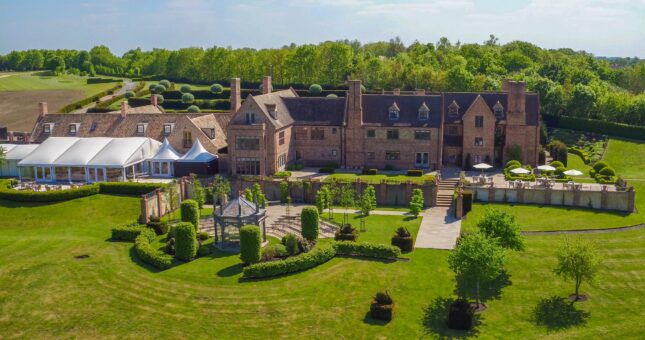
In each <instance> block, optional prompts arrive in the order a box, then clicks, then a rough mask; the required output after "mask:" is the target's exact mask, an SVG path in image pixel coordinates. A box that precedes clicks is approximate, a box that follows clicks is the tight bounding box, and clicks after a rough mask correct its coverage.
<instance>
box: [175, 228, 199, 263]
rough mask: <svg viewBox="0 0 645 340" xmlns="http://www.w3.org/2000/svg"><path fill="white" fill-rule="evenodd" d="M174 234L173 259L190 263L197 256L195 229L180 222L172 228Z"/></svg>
mask: <svg viewBox="0 0 645 340" xmlns="http://www.w3.org/2000/svg"><path fill="white" fill-rule="evenodd" d="M173 230H174V233H175V257H176V258H178V259H180V260H184V261H190V260H191V259H192V258H194V257H195V255H197V237H196V234H195V227H194V226H193V225H192V223H189V222H180V223H177V225H175V227H174V228H173Z"/></svg>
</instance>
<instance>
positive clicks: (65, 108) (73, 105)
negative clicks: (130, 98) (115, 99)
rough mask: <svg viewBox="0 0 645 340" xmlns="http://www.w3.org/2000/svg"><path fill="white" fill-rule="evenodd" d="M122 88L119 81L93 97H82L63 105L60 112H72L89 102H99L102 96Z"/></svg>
mask: <svg viewBox="0 0 645 340" xmlns="http://www.w3.org/2000/svg"><path fill="white" fill-rule="evenodd" d="M120 88H121V83H119V84H118V85H115V86H113V87H111V88H109V89H107V90H105V91H103V92H100V93H97V94H95V95H93V96H91V97H87V98H85V99H81V100H79V101H77V102H74V103H71V104H69V105H66V106H63V107H62V108H61V109H60V110H59V112H61V113H69V112H72V111H74V110H78V109H81V108H83V106H85V105H87V104H89V103H93V102H97V101H99V99H101V97H105V96H107V95H109V94H112V93H114V91H116V90H118V89H120Z"/></svg>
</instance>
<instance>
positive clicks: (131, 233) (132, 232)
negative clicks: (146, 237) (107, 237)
mask: <svg viewBox="0 0 645 340" xmlns="http://www.w3.org/2000/svg"><path fill="white" fill-rule="evenodd" d="M145 230H149V229H147V228H146V226H145V225H139V224H136V223H135V224H131V225H126V226H119V227H115V228H112V240H114V241H128V242H132V241H134V240H135V239H136V238H137V236H139V234H141V232H143V231H145Z"/></svg>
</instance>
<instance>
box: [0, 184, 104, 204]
mask: <svg viewBox="0 0 645 340" xmlns="http://www.w3.org/2000/svg"><path fill="white" fill-rule="evenodd" d="M99 192H100V190H99V185H98V184H96V183H95V184H89V185H84V186H81V187H78V188H75V189H66V190H52V191H30V190H14V189H10V188H0V198H2V199H6V200H9V201H17V202H60V201H68V200H71V199H75V198H79V197H86V196H92V195H96V194H98V193H99Z"/></svg>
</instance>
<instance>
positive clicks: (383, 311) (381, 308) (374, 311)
mask: <svg viewBox="0 0 645 340" xmlns="http://www.w3.org/2000/svg"><path fill="white" fill-rule="evenodd" d="M393 314H394V304H391V305H379V304H377V303H372V305H371V306H370V316H371V317H372V319H376V320H383V321H392V315H393Z"/></svg>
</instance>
